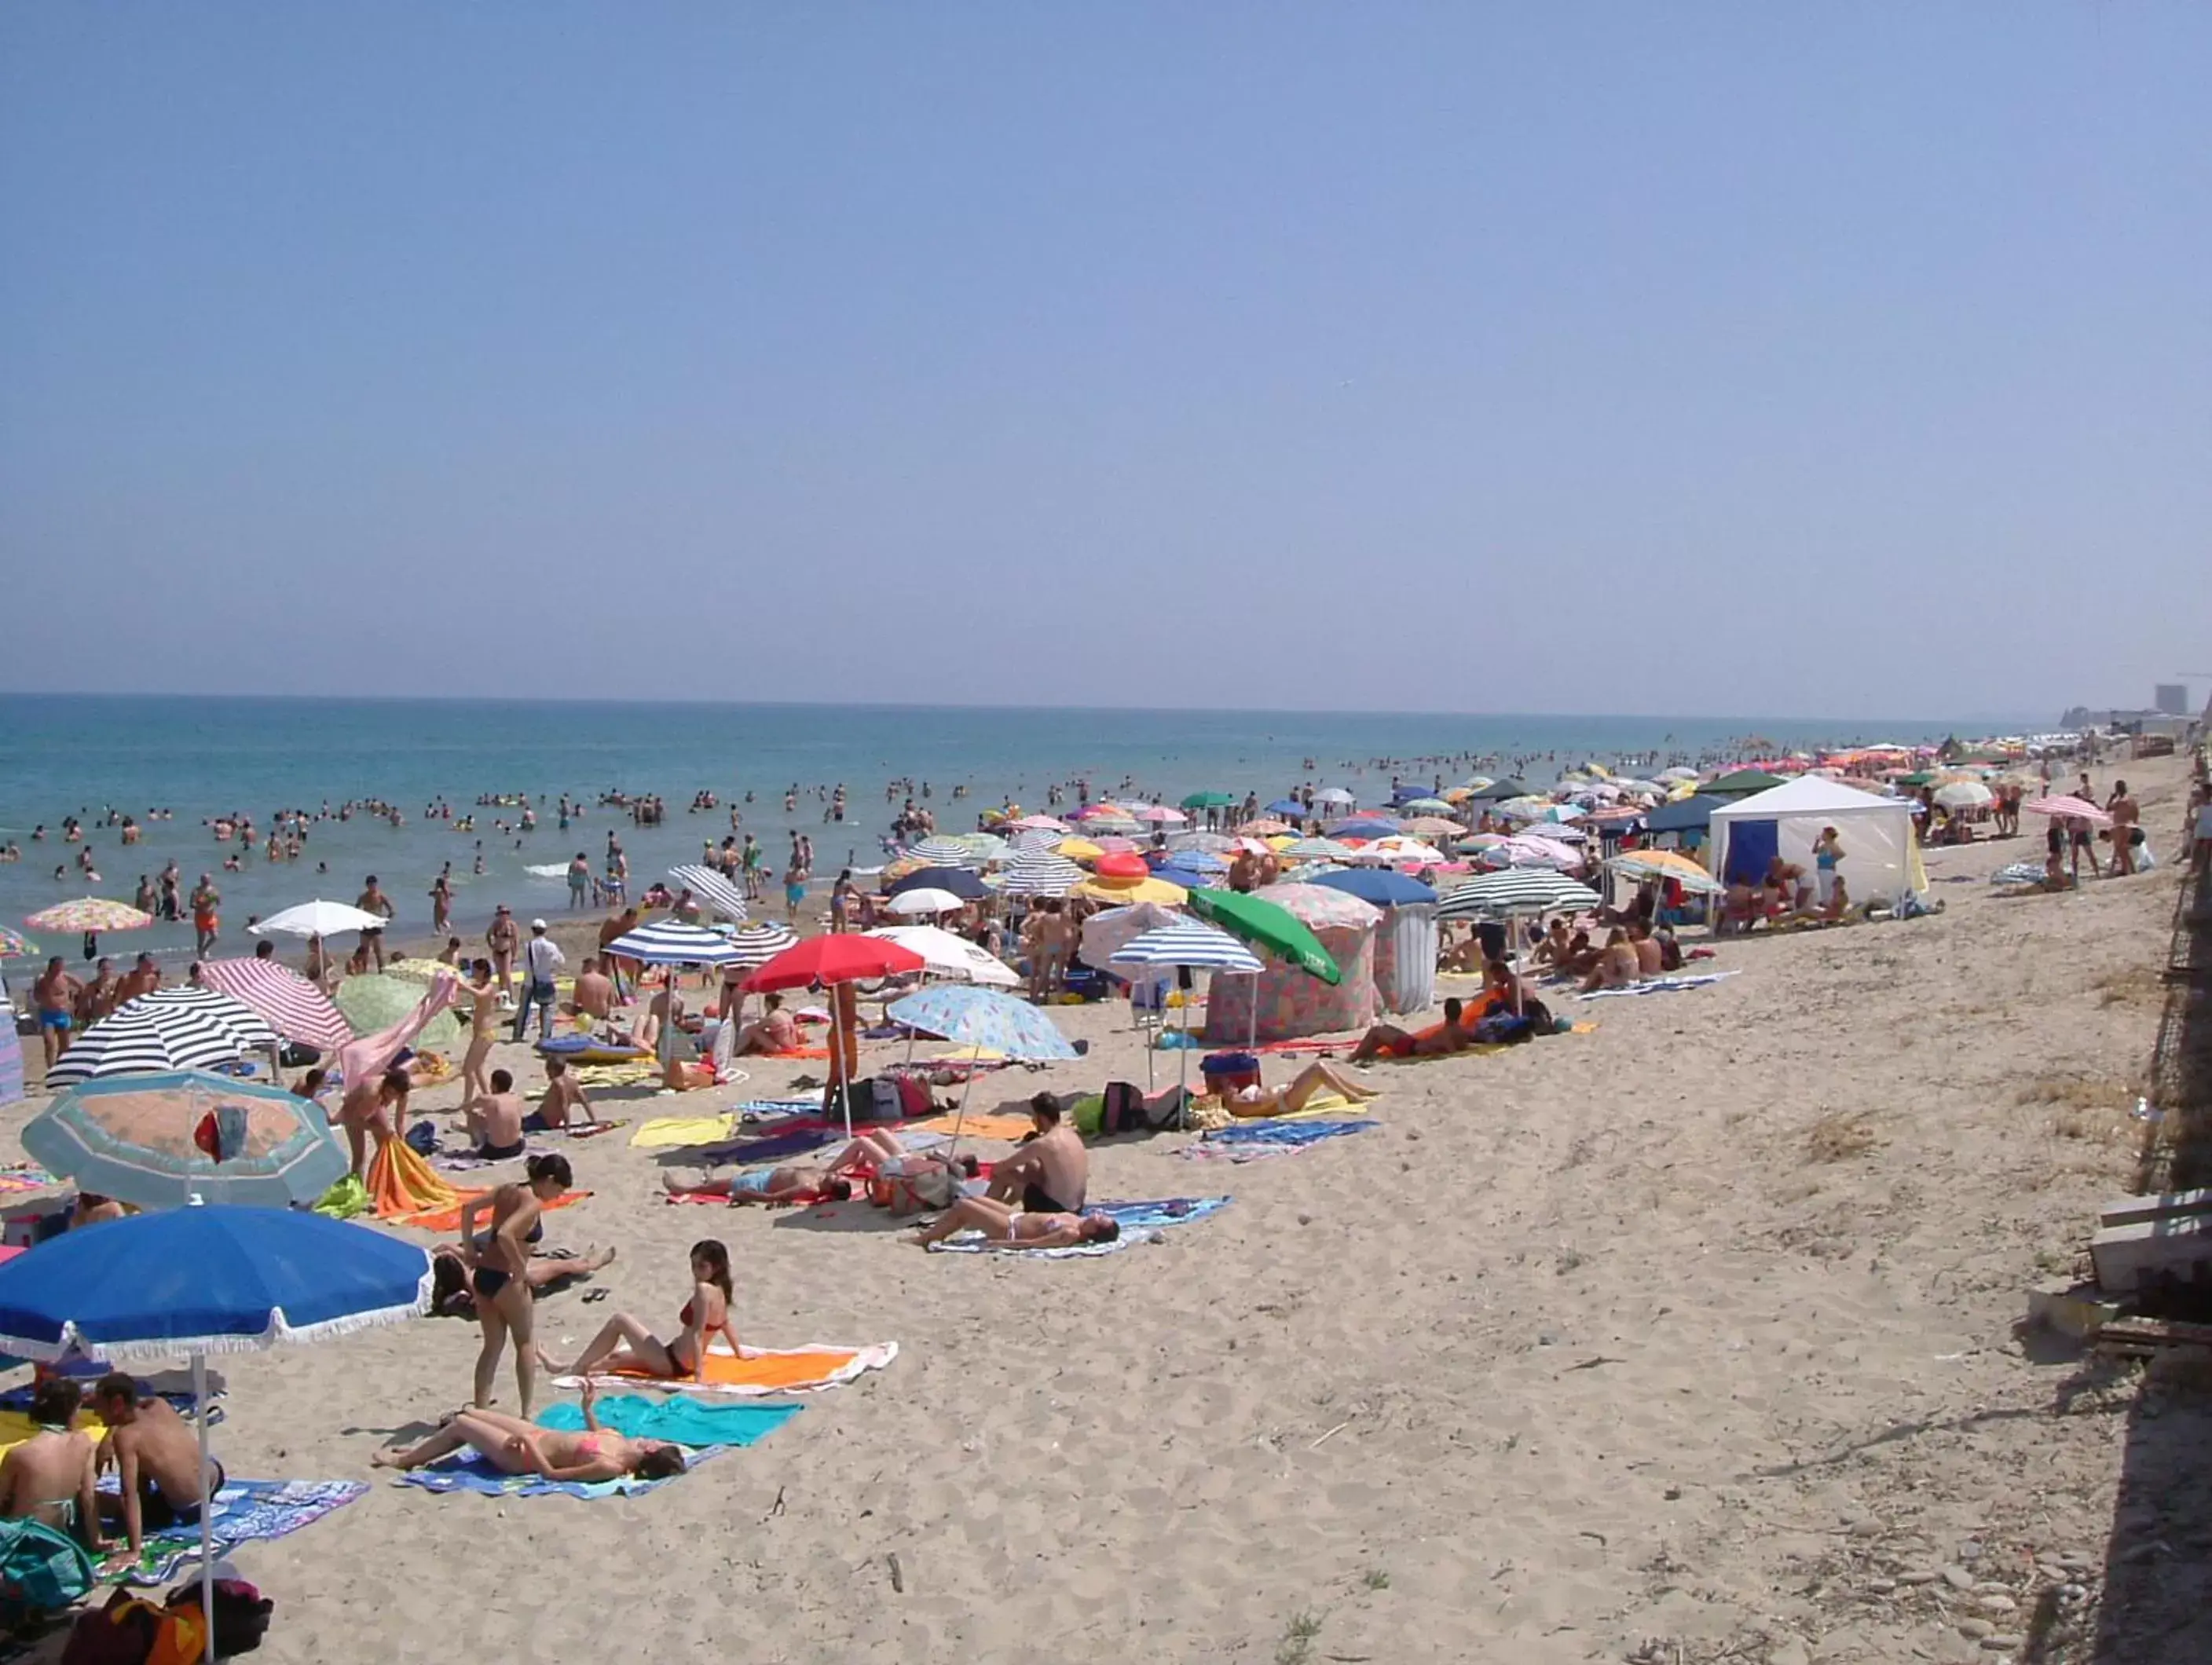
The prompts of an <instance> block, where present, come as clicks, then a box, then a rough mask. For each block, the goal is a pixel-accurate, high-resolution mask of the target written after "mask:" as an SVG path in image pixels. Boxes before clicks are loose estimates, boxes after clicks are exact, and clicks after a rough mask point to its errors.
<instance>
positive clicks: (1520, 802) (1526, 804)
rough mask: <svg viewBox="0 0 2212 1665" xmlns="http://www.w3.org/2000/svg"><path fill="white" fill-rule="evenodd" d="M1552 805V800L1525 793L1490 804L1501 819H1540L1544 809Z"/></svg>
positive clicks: (1492, 812)
mask: <svg viewBox="0 0 2212 1665" xmlns="http://www.w3.org/2000/svg"><path fill="white" fill-rule="evenodd" d="M1551 807H1552V804H1551V800H1550V799H1545V798H1534V797H1531V796H1529V795H1528V794H1527V793H1523V794H1522V796H1520V797H1518V798H1508V799H1503V800H1501V801H1500V802H1498V803H1496V804H1492V805H1491V806H1490V812H1491V814H1492V815H1493V816H1495V817H1497V818H1498V819H1499V820H1501V821H1541V820H1542V819H1543V818H1544V811H1547V810H1548V809H1550V808H1551Z"/></svg>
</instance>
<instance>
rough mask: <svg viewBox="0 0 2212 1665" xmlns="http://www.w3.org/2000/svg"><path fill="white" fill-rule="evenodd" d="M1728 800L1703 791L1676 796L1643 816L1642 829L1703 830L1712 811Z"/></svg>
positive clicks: (1662, 831) (1662, 830) (1674, 831)
mask: <svg viewBox="0 0 2212 1665" xmlns="http://www.w3.org/2000/svg"><path fill="white" fill-rule="evenodd" d="M1728 801H1729V800H1728V799H1725V798H1715V797H1712V796H1711V795H1709V794H1707V793H1697V794H1696V795H1695V796H1692V797H1689V798H1678V799H1675V800H1674V802H1673V803H1671V804H1662V805H1659V806H1658V807H1657V808H1656V809H1655V810H1652V811H1650V813H1648V814H1647V815H1645V816H1644V830H1645V831H1646V832H1651V833H1682V832H1703V831H1704V830H1705V828H1706V826H1707V825H1708V824H1709V823H1711V820H1712V818H1713V811H1715V810H1717V809H1719V808H1721V807H1722V806H1723V805H1725V804H1726V803H1727V802H1728Z"/></svg>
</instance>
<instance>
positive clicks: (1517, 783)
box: [1467, 775, 1530, 804]
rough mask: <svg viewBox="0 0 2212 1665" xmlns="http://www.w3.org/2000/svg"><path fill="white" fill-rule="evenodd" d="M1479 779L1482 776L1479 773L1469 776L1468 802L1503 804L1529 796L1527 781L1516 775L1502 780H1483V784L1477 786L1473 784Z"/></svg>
mask: <svg viewBox="0 0 2212 1665" xmlns="http://www.w3.org/2000/svg"><path fill="white" fill-rule="evenodd" d="M1481 780H1482V777H1481V776H1480V775H1474V776H1472V777H1470V778H1469V780H1468V794H1467V801H1468V803H1470V804H1504V803H1508V802H1510V801H1511V800H1512V799H1516V798H1527V797H1528V796H1530V793H1529V791H1528V783H1527V782H1526V781H1522V780H1520V779H1519V778H1518V777H1517V776H1515V775H1507V776H1506V777H1505V778H1504V780H1502V781H1483V784H1482V785H1480V786H1479V787H1478V786H1476V785H1475V784H1474V782H1475V781H1481Z"/></svg>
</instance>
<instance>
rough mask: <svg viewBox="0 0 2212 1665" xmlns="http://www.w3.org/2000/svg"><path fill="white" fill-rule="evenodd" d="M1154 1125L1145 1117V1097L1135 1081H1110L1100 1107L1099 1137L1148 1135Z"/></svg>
mask: <svg viewBox="0 0 2212 1665" xmlns="http://www.w3.org/2000/svg"><path fill="white" fill-rule="evenodd" d="M1150 1132H1152V1123H1151V1122H1150V1121H1147V1120H1146V1116H1145V1095H1144V1093H1143V1092H1142V1091H1139V1088H1138V1086H1137V1084H1136V1083H1135V1082H1133V1081H1109V1082H1108V1083H1107V1084H1106V1091H1105V1095H1104V1097H1103V1101H1102V1103H1100V1105H1099V1107H1098V1136H1099V1137H1100V1138H1101V1139H1111V1138H1113V1137H1114V1136H1115V1134H1116V1133H1150Z"/></svg>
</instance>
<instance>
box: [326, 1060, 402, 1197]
mask: <svg viewBox="0 0 2212 1665" xmlns="http://www.w3.org/2000/svg"><path fill="white" fill-rule="evenodd" d="M414 1085H415V1084H414V1083H413V1082H412V1081H410V1080H409V1079H408V1077H407V1072H406V1071H405V1070H402V1069H390V1070H386V1071H385V1073H383V1074H382V1075H372V1076H369V1077H368V1078H367V1079H364V1080H361V1081H356V1082H355V1083H354V1084H353V1085H351V1086H349V1087H348V1088H347V1089H346V1094H345V1097H343V1098H342V1099H340V1100H339V1101H338V1125H339V1126H341V1127H343V1128H344V1129H345V1136H346V1145H347V1147H348V1149H349V1151H350V1152H352V1155H353V1176H354V1177H355V1178H356V1179H359V1178H361V1177H362V1176H363V1175H364V1174H366V1173H367V1172H368V1154H369V1153H368V1135H369V1134H370V1133H374V1134H375V1135H376V1143H377V1146H378V1148H379V1149H381V1148H382V1147H383V1146H384V1145H385V1144H386V1142H387V1141H389V1140H390V1139H391V1138H392V1126H393V1123H394V1122H395V1121H398V1120H400V1119H402V1118H404V1116H405V1115H406V1114H407V1095H408V1094H409V1093H410V1091H413V1090H414Z"/></svg>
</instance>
